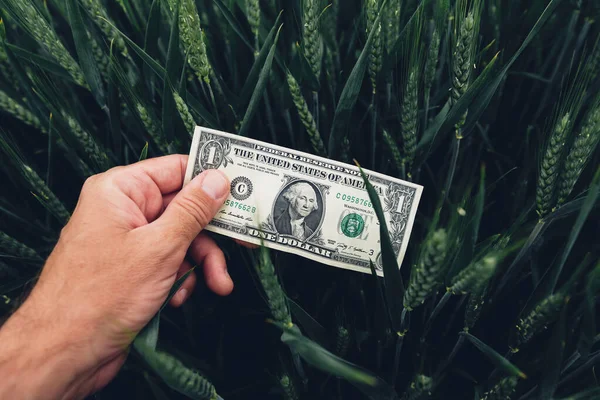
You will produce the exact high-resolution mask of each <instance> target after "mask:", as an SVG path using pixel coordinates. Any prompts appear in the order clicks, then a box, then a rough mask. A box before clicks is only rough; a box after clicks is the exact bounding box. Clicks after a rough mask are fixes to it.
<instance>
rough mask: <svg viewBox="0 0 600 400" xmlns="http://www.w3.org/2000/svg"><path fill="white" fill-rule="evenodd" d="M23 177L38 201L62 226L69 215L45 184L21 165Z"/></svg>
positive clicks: (67, 220)
mask: <svg viewBox="0 0 600 400" xmlns="http://www.w3.org/2000/svg"><path fill="white" fill-rule="evenodd" d="M22 171H23V175H24V176H25V180H26V181H27V182H28V183H29V186H30V188H31V190H32V191H33V192H34V193H35V194H36V195H37V197H38V200H40V202H41V203H42V205H43V206H44V207H46V209H47V210H48V211H50V212H51V213H52V214H53V215H54V216H55V217H56V218H57V219H58V220H59V221H60V222H62V224H63V225H66V224H67V222H69V219H70V218H71V213H69V211H67V208H66V207H65V206H64V205H63V203H62V202H61V201H60V200H59V199H58V197H56V195H55V194H54V193H53V192H52V190H50V188H49V187H48V186H47V185H46V182H44V180H43V179H42V178H41V177H40V176H39V175H38V174H37V173H36V172H35V171H34V170H33V169H32V168H31V167H30V166H28V165H25V164H23V165H22Z"/></svg>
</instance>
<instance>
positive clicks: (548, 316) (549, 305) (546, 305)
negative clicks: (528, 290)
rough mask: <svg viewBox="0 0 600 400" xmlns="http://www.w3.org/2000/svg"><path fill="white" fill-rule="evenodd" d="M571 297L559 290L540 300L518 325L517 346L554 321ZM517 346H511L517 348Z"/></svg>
mask: <svg viewBox="0 0 600 400" xmlns="http://www.w3.org/2000/svg"><path fill="white" fill-rule="evenodd" d="M568 300H569V297H568V296H567V295H566V294H565V293H563V292H557V293H554V294H551V295H550V296H548V297H546V298H545V299H543V300H542V301H540V302H539V303H538V304H537V305H536V306H535V307H534V309H533V310H531V312H530V313H529V314H528V315H526V316H525V317H524V318H521V319H520V320H519V322H518V323H517V325H516V327H515V328H516V334H517V336H516V338H517V342H516V346H520V345H522V344H525V343H527V342H529V341H530V340H531V338H533V337H534V336H535V335H536V334H538V333H539V332H541V331H542V330H544V329H545V328H546V326H548V325H549V324H550V323H552V322H553V321H554V320H555V319H556V318H558V314H559V312H560V310H561V309H562V307H563V306H564V305H565V303H566V302H567V301H568ZM516 346H511V347H514V348H516ZM513 351H516V350H513Z"/></svg>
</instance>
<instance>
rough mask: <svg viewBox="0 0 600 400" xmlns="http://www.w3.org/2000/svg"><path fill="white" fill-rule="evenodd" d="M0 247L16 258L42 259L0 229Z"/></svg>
mask: <svg viewBox="0 0 600 400" xmlns="http://www.w3.org/2000/svg"><path fill="white" fill-rule="evenodd" d="M0 249H1V250H3V251H5V252H7V253H8V254H10V255H12V256H15V257H18V258H26V259H30V260H35V261H43V260H42V257H40V255H39V254H38V253H37V252H36V251H35V250H33V249H32V248H30V247H28V246H26V245H24V244H23V243H21V242H19V241H18V240H17V239H15V238H13V237H11V236H9V235H7V234H6V233H4V232H2V231H0Z"/></svg>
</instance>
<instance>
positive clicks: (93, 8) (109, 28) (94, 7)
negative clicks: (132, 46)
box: [80, 0, 128, 56]
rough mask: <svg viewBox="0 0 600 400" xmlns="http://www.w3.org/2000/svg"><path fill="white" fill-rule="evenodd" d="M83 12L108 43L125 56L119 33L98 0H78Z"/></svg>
mask: <svg viewBox="0 0 600 400" xmlns="http://www.w3.org/2000/svg"><path fill="white" fill-rule="evenodd" d="M80 1H81V4H82V5H83V7H84V8H85V10H86V11H87V12H88V13H89V14H90V15H91V16H92V19H93V20H94V22H95V23H96V25H97V26H98V28H100V31H102V33H103V34H104V35H106V37H107V38H108V41H109V42H111V43H113V44H114V46H115V47H116V48H117V50H119V51H120V52H121V54H123V55H124V56H127V54H128V52H127V46H126V45H125V40H124V39H123V37H122V36H121V34H120V32H119V31H118V30H117V29H116V28H115V24H114V22H113V21H112V20H111V19H110V18H109V16H108V13H107V12H106V9H105V8H104V5H103V4H102V3H101V2H100V0H80Z"/></svg>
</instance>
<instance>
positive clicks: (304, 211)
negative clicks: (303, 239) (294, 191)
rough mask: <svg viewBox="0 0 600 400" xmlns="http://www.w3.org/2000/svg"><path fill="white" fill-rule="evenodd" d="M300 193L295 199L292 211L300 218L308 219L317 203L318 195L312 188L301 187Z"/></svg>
mask: <svg viewBox="0 0 600 400" xmlns="http://www.w3.org/2000/svg"><path fill="white" fill-rule="evenodd" d="M299 191H300V193H299V194H298V196H296V198H295V199H294V203H293V204H292V210H293V211H294V213H296V215H298V216H299V217H300V218H304V217H307V216H308V215H309V214H310V213H311V212H312V211H313V210H314V209H315V202H316V201H317V195H316V194H315V191H314V190H313V188H311V187H310V186H302V187H300V190H299Z"/></svg>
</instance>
